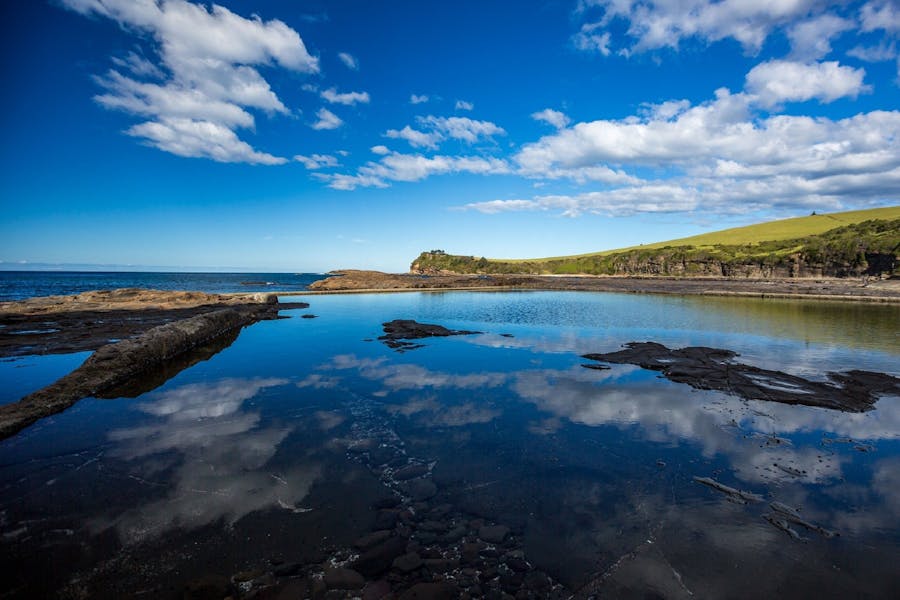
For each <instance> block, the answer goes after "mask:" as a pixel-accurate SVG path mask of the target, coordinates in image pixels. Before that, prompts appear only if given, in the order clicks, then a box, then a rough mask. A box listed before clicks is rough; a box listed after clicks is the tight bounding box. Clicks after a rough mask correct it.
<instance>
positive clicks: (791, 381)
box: [583, 342, 900, 412]
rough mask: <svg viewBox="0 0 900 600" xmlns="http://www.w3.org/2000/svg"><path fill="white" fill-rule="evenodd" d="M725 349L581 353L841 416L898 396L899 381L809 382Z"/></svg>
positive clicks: (863, 376) (840, 377) (838, 376)
mask: <svg viewBox="0 0 900 600" xmlns="http://www.w3.org/2000/svg"><path fill="white" fill-rule="evenodd" d="M736 356H738V354H737V353H736V352H732V351H731V350H722V349H719V348H706V347H702V346H691V347H686V348H679V349H670V348H667V347H666V346H663V345H662V344H658V343H656V342H631V343H628V344H625V349H624V350H619V351H617V352H609V353H606V354H585V355H583V358H586V359H588V360H594V361H597V362H600V363H613V364H631V365H638V366H640V367H642V368H644V369H651V370H653V371H659V372H661V373H662V374H663V375H664V376H665V377H666V378H667V379H669V380H671V381H675V382H678V383H686V384H688V385H690V386H692V387H695V388H697V389H702V390H717V391H721V392H726V393H728V394H732V395H735V396H740V397H741V398H745V399H747V400H767V401H771V402H781V403H783V404H802V405H806V406H817V407H821V408H830V409H834V410H841V411H846V412H864V411H867V410H870V409H871V408H872V406H873V405H874V404H875V401H876V400H877V399H878V397H879V396H881V395H883V394H900V379H898V378H897V377H893V376H891V375H887V374H884V373H874V372H871V371H860V370H853V371H847V372H844V373H829V374H828V377H829V378H830V379H831V380H832V382H833V383H828V382H822V381H811V380H808V379H804V378H802V377H798V376H796V375H790V374H788V373H782V372H781V371H771V370H768V369H761V368H759V367H754V366H752V365H746V364H743V363H738V362H734V361H733V360H732V359H734V358H735V357H736Z"/></svg>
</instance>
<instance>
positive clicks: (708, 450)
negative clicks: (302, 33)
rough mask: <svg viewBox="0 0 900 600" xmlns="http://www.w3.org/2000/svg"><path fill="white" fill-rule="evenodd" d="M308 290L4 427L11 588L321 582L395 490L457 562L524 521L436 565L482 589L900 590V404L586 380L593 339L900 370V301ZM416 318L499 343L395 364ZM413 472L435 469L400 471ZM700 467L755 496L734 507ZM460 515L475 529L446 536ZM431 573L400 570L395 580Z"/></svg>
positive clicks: (654, 378) (619, 593)
mask: <svg viewBox="0 0 900 600" xmlns="http://www.w3.org/2000/svg"><path fill="white" fill-rule="evenodd" d="M293 299H296V298H293ZM299 299H300V300H304V301H308V302H309V303H310V304H311V306H310V309H309V310H308V311H286V313H285V314H286V315H287V316H291V317H293V318H289V319H284V320H279V321H269V322H262V323H258V324H256V325H254V326H252V327H250V328H248V329H246V330H244V331H243V332H242V333H241V335H240V336H239V338H238V339H237V341H236V342H235V343H234V344H233V345H231V346H230V347H228V348H226V349H225V350H223V351H221V352H220V353H219V354H217V355H215V356H213V357H212V358H210V359H209V360H206V361H204V362H201V363H198V364H196V365H194V366H193V367H191V368H189V369H187V370H185V371H182V372H181V373H179V374H178V375H177V376H175V377H174V378H172V379H170V380H169V381H167V382H166V383H165V384H163V385H162V386H160V387H159V388H157V389H155V390H153V391H151V392H147V393H144V394H141V395H139V396H138V397H136V398H118V399H113V400H95V399H87V400H84V401H82V402H80V403H79V404H78V405H76V406H75V407H73V408H72V409H70V410H69V411H66V412H65V413H62V414H60V415H57V416H55V417H53V418H50V419H45V420H44V421H41V422H39V423H38V424H37V425H35V426H33V427H31V428H29V429H27V430H25V431H24V432H22V433H21V434H19V435H18V436H16V437H14V438H12V439H10V440H7V441H5V442H3V443H2V444H0V486H2V487H0V489H2V496H0V498H2V505H0V534H2V542H0V544H2V555H0V559H2V560H3V561H4V563H5V564H7V565H12V566H13V567H14V569H13V571H14V572H16V573H17V574H18V575H16V576H15V577H14V578H13V579H12V581H13V582H14V584H13V585H11V586H10V589H14V590H15V593H14V594H13V595H14V596H19V597H34V596H35V595H53V594H57V593H59V591H60V590H62V591H64V592H65V593H72V594H78V593H82V594H84V593H86V594H87V595H92V596H100V597H104V596H105V597H123V596H130V595H146V594H148V593H152V594H154V595H155V596H157V597H158V596H162V597H176V596H180V594H181V592H182V590H183V586H184V585H185V584H186V583H188V582H191V581H195V580H197V579H198V578H201V577H211V576H221V577H225V578H229V579H231V578H233V577H234V576H235V574H238V573H241V572H246V571H248V570H253V569H260V570H261V571H271V570H272V569H273V567H272V565H275V564H285V563H298V564H301V565H303V571H302V573H303V574H309V573H313V572H318V571H316V569H318V570H319V571H320V570H321V568H320V566H319V565H321V564H322V563H323V562H326V561H332V562H333V563H337V562H342V561H345V560H346V559H351V558H352V557H353V554H354V551H353V550H352V548H353V543H354V540H357V538H359V537H360V536H362V535H364V534H366V533H368V532H369V531H371V530H372V529H381V528H382V527H385V526H386V525H385V521H384V519H385V518H386V517H389V516H390V515H386V514H385V511H384V510H381V511H380V512H379V510H378V509H376V508H374V507H373V504H377V501H379V500H383V499H385V498H386V497H391V496H392V495H394V494H395V493H396V492H398V491H401V492H403V493H404V494H405V496H404V500H403V504H402V505H401V508H404V509H406V510H407V512H408V513H409V514H411V515H412V516H409V519H410V522H409V523H408V524H407V523H405V522H404V521H402V520H401V521H400V522H398V523H399V524H394V523H388V524H387V525H388V526H389V527H390V528H393V529H394V531H395V532H398V533H399V534H401V535H404V534H405V535H407V536H411V539H412V540H413V542H414V546H412V547H414V548H417V549H418V552H420V553H421V554H423V555H425V554H427V553H428V552H433V553H436V554H440V555H441V556H445V555H452V556H451V558H452V557H453V556H455V557H456V559H460V560H463V561H464V560H465V557H464V556H463V555H462V554H460V552H461V548H462V546H461V544H465V543H467V542H469V543H477V539H478V536H479V533H478V532H479V527H481V526H483V525H489V526H490V525H500V526H504V527H508V528H509V535H508V536H507V537H506V538H505V539H504V541H503V542H501V543H499V544H498V546H499V547H500V551H499V554H500V555H501V557H500V558H499V559H497V558H489V559H487V562H486V563H485V562H484V561H483V560H481V559H479V561H481V562H477V563H474V564H475V566H476V567H477V569H476V570H478V573H477V574H476V575H474V576H470V575H471V574H467V573H463V572H462V571H461V570H460V569H456V570H452V569H451V570H450V571H449V572H448V573H446V574H443V575H440V576H441V577H446V578H449V579H450V580H452V581H454V582H455V584H456V585H460V586H465V584H470V583H473V582H472V581H470V580H471V579H472V578H473V577H474V579H475V580H476V581H475V582H474V584H475V585H478V586H479V587H478V588H477V589H479V590H481V591H483V592H485V593H487V592H490V591H492V590H494V591H497V592H498V593H499V590H500V589H501V587H502V588H503V589H507V591H511V592H512V593H515V589H513V588H514V587H515V586H519V585H521V587H520V588H518V589H521V590H523V592H522V593H523V594H525V593H531V594H532V596H533V597H540V593H539V592H537V591H536V589H537V588H535V587H534V586H536V585H537V583H534V582H535V581H536V580H534V579H532V580H528V579H527V578H526V579H525V582H522V581H521V580H522V579H523V578H522V577H519V578H518V579H516V577H517V576H516V573H513V572H512V571H509V569H508V567H507V564H514V563H512V562H511V561H512V560H513V559H514V558H515V557H517V556H518V554H516V553H517V552H520V551H521V552H523V553H524V555H523V556H524V559H523V560H525V561H527V562H526V564H527V566H528V569H531V570H535V571H540V572H541V573H546V574H547V575H548V576H550V577H551V578H552V582H553V583H554V584H555V585H556V586H557V587H556V588H555V589H556V591H557V592H559V591H560V590H563V591H564V593H565V594H569V593H577V594H581V595H585V596H586V595H588V594H590V593H600V594H609V595H612V596H614V597H640V598H643V597H664V598H687V597H691V596H692V595H693V596H694V597H704V598H760V597H804V596H805V597H811V596H816V597H822V598H847V597H871V598H877V597H888V596H889V595H890V594H891V593H893V591H894V590H896V589H900V577H898V574H897V572H896V569H895V568H894V565H896V564H898V561H900V531H898V527H897V523H898V522H900V521H898V519H900V502H898V498H900V439H898V438H900V398H898V397H884V398H882V399H880V400H879V401H878V403H877V404H876V408H875V410H873V411H870V412H867V413H860V414H848V413H840V412H836V411H832V410H826V409H819V408H809V407H802V406H788V405H783V404H774V403H767V402H762V401H745V400H741V399H738V398H735V397H732V396H728V395H725V394H722V393H719V392H711V391H700V390H694V389H692V388H690V387H688V386H686V385H682V384H677V383H673V382H670V381H668V380H666V379H662V378H660V377H659V376H658V374H657V373H655V372H652V371H647V370H644V369H641V368H639V367H636V366H632V365H611V368H610V369H609V370H604V371H597V370H591V369H586V368H584V367H583V366H582V364H584V363H585V362H586V361H584V360H583V359H581V358H580V356H579V355H580V354H583V353H588V352H610V351H614V350H616V349H617V348H618V347H620V345H621V344H623V343H626V342H629V341H647V340H652V341H657V342H660V343H663V344H666V345H668V346H670V347H681V346H688V345H705V346H712V347H719V348H728V349H731V350H734V351H737V352H739V353H740V355H741V356H740V357H739V358H738V359H737V360H740V361H741V362H746V363H749V364H754V365H757V366H760V367H764V368H768V369H776V370H781V371H785V372H789V373H793V374H796V375H800V376H803V377H807V378H810V379H818V380H824V379H825V378H826V374H827V372H829V371H844V370H850V369H866V370H874V371H881V372H885V373H890V374H893V375H897V376H900V366H898V365H900V342H898V334H900V311H898V310H897V308H895V307H890V306H877V305H857V304H817V303H808V302H801V301H791V302H780V301H775V302H773V301H764V300H756V299H716V298H679V297H669V296H634V295H617V294H596V293H578V292H574V293H573V292H569V293H567V292H523V293H514V292H502V293H464V292H453V293H408V294H390V295H348V296H310V297H308V298H299ZM304 312H306V313H309V312H313V313H315V314H316V315H317V316H318V318H315V319H302V318H299V317H300V315H301V314H302V313H304ZM397 318H405V319H416V320H418V321H421V322H428V323H439V324H441V325H444V326H446V327H450V328H454V329H467V330H476V331H480V332H483V333H481V334H478V335H471V336H458V337H450V338H439V339H438V338H433V339H427V340H423V341H422V343H423V344H424V347H422V348H418V349H415V350H412V351H409V352H403V353H399V352H395V351H393V350H391V349H389V348H388V347H386V346H385V345H384V344H382V343H380V342H379V341H377V339H376V338H377V336H378V335H380V334H381V333H382V331H381V323H383V322H385V321H388V320H392V319H397ZM407 464H421V465H424V469H425V474H424V476H422V477H416V478H412V479H409V480H404V481H400V480H398V479H397V477H395V473H396V472H397V471H399V470H400V469H402V468H403V466H404V465H407ZM695 476H696V477H711V478H714V479H715V480H717V481H719V482H721V483H723V484H725V485H728V486H731V487H734V488H738V489H740V490H744V491H747V492H752V493H754V494H757V495H759V496H760V497H761V498H762V501H760V502H750V503H747V504H741V503H736V502H734V501H730V499H729V497H728V496H727V495H725V494H723V493H721V492H720V491H717V490H715V489H712V488H710V487H708V486H705V485H701V484H699V483H697V482H696V481H694V477H695ZM411 482H418V483H416V484H415V485H411ZM423 482H429V483H428V484H427V486H431V484H433V490H431V491H432V493H431V494H429V493H421V494H420V493H419V492H421V491H422V488H423V486H425V483H423ZM416 486H418V487H416ZM427 486H426V487H427ZM425 491H426V492H428V491H429V490H428V489H426V490H425ZM417 494H418V496H417ZM411 496H416V497H414V498H411ZM732 500H733V499H732ZM773 501H777V502H780V503H783V504H785V505H788V506H790V507H793V508H795V509H798V510H799V511H800V514H801V515H802V516H803V518H804V520H806V521H808V522H810V523H813V524H816V525H820V526H821V527H822V528H823V529H825V530H829V531H835V532H837V533H838V534H839V535H838V536H836V537H826V536H824V535H822V534H821V533H820V532H817V531H815V530H809V529H807V528H804V527H801V526H798V525H793V526H792V529H793V530H794V531H795V533H796V534H797V536H798V537H799V538H802V539H795V538H794V537H792V536H791V535H790V534H789V533H788V532H785V531H784V530H782V529H779V528H777V527H775V526H773V525H772V524H771V523H770V522H769V521H767V520H766V519H765V518H764V517H765V515H767V514H771V513H772V510H771V508H770V503H771V502H773ZM388 512H390V511H388ZM412 513H415V514H412ZM407 516H408V515H407ZM392 518H393V519H394V520H396V515H395V516H394V517H392ZM404 518H405V517H404ZM425 523H428V525H427V526H426V525H425ZM457 528H462V529H461V531H463V538H462V539H461V540H458V541H456V542H450V541H447V538H448V537H452V536H451V535H450V532H452V531H454V530H456V529H457ZM463 550H464V549H463ZM453 553H456V554H453ZM510 557H512V558H510ZM498 560H499V562H500V565H499V568H498V569H494V571H497V573H494V572H492V571H490V568H491V567H490V563H491V561H493V562H494V563H496V562H497V561H498ZM485 564H487V565H488V568H487V570H484V569H485ZM463 566H465V565H463ZM479 569H480V570H479ZM507 571H509V572H507ZM48 574H49V575H48ZM489 575H490V576H493V578H492V579H487V577H488V576H489ZM433 576H434V573H432V572H431V571H429V570H428V568H425V569H424V570H423V569H419V570H417V571H414V572H413V574H411V575H403V576H402V577H400V576H392V577H393V579H392V578H391V577H388V580H389V581H393V583H394V585H395V586H397V587H398V590H399V591H402V589H404V586H408V585H410V584H411V582H412V581H414V580H415V579H416V578H419V579H423V578H427V577H433ZM380 577H381V576H379V577H378V578H380ZM479 578H481V579H482V580H479ZM238 579H240V577H239V578H238ZM235 581H237V580H235ZM529 581H530V582H529ZM282 583H283V582H282ZM234 585H235V586H236V587H235V588H233V591H234V593H241V590H245V591H246V590H247V589H250V587H252V585H256V584H251V583H245V584H244V587H243V588H242V587H241V586H240V585H238V584H237V583H235V584H234ZM529 586H531V587H529ZM469 589H475V588H471V587H470V588H469ZM545 589H550V588H545ZM545 593H547V594H549V592H545Z"/></svg>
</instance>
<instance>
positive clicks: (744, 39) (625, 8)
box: [574, 0, 836, 54]
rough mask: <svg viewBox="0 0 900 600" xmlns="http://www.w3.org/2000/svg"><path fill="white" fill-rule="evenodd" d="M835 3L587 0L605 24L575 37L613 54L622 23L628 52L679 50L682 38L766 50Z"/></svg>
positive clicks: (816, 0)
mask: <svg viewBox="0 0 900 600" xmlns="http://www.w3.org/2000/svg"><path fill="white" fill-rule="evenodd" d="M829 4H836V2H828V1H825V2H823V1H822V0H791V1H789V2H759V1H757V0H720V1H718V2H716V1H713V0H583V2H582V10H583V12H584V13H585V14H588V15H589V14H591V13H593V12H595V11H597V12H599V13H600V14H599V17H600V18H599V20H597V21H592V22H590V23H589V24H588V25H586V26H583V27H582V28H581V31H579V33H577V34H576V35H575V36H574V42H575V46H576V47H578V48H580V49H582V50H592V51H600V52H601V53H603V54H608V53H609V52H610V49H609V39H608V36H607V35H606V33H597V32H598V31H600V30H601V29H606V28H608V27H609V26H610V24H611V23H613V22H614V21H618V22H619V23H622V24H623V25H624V26H625V28H626V35H627V36H628V38H629V39H630V46H628V47H627V48H624V49H623V51H624V53H626V54H627V53H633V52H644V51H647V50H656V49H660V48H675V49H677V48H678V47H679V44H680V43H681V42H682V40H689V39H697V40H699V41H702V42H706V43H711V42H717V41H720V40H724V39H727V38H731V39H734V40H736V41H737V42H739V43H740V44H741V45H742V46H743V48H744V50H745V51H746V52H747V53H756V52H758V51H759V50H760V48H761V47H762V45H763V42H765V40H766V38H768V37H769V35H770V34H771V33H772V32H773V31H775V30H777V29H780V28H782V27H784V26H786V25H788V24H790V23H793V22H796V21H798V20H800V19H803V18H805V17H807V16H808V15H810V14H811V13H813V14H818V13H820V12H821V11H822V10H824V8H826V7H827V6H828V5H829Z"/></svg>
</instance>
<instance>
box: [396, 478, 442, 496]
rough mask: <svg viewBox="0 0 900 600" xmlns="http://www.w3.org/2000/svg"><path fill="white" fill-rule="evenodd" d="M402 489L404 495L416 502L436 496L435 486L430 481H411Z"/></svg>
mask: <svg viewBox="0 0 900 600" xmlns="http://www.w3.org/2000/svg"><path fill="white" fill-rule="evenodd" d="M404 487H405V490H406V493H407V494H409V495H410V497H412V499H413V500H416V501H421V500H428V499H429V498H433V497H434V495H435V494H437V486H436V485H434V482H433V481H431V480H430V479H413V480H412V481H408V482H406V485H405V486H404Z"/></svg>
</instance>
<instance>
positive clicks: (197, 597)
mask: <svg viewBox="0 0 900 600" xmlns="http://www.w3.org/2000/svg"><path fill="white" fill-rule="evenodd" d="M229 587H230V586H229V583H228V579H226V578H225V577H222V576H221V575H206V576H204V577H199V578H197V579H193V580H191V581H188V582H187V583H186V584H185V585H184V590H183V593H182V598H184V600H221V599H222V598H224V597H225V596H227V595H228V592H229Z"/></svg>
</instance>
